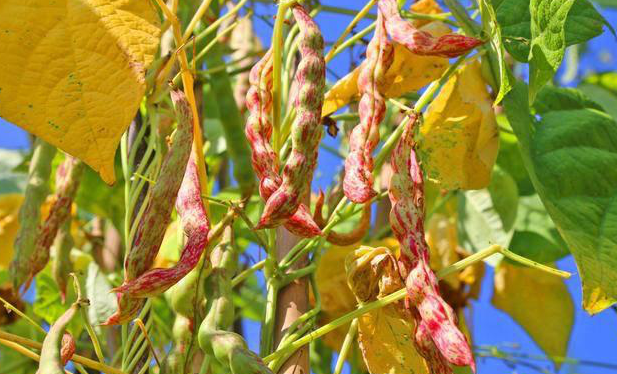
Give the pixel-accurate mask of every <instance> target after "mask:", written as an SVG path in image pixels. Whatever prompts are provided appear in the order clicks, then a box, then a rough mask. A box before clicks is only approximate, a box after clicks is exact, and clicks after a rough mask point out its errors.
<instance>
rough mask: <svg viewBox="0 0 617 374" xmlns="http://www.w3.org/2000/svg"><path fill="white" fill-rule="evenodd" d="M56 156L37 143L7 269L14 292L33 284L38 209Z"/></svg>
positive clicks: (46, 188)
mask: <svg viewBox="0 0 617 374" xmlns="http://www.w3.org/2000/svg"><path fill="white" fill-rule="evenodd" d="M55 153H56V148H55V147H54V146H52V145H51V144H48V143H46V142H45V141H43V140H41V139H37V140H36V145H35V148H34V154H33V155H32V160H31V161H30V169H29V171H28V184H27V186H26V192H25V197H24V202H23V203H22V205H21V208H20V209H19V224H20V226H19V231H18V232H17V236H16V237H15V244H14V247H15V254H14V255H13V260H12V261H11V264H10V266H9V271H10V274H11V280H12V282H13V289H14V290H15V291H16V292H17V291H19V288H20V287H21V286H22V285H23V284H24V283H25V284H26V286H25V288H24V289H27V288H28V287H29V286H30V282H31V281H32V277H33V276H32V268H31V264H32V257H33V256H34V252H35V250H36V240H37V238H38V233H39V225H40V223H41V206H42V205H43V203H44V202H45V198H46V197H47V194H48V193H49V188H48V181H49V177H50V174H51V161H52V159H53V158H54V154H55Z"/></svg>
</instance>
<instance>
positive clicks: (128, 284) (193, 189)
mask: <svg viewBox="0 0 617 374" xmlns="http://www.w3.org/2000/svg"><path fill="white" fill-rule="evenodd" d="M176 210H177V211H178V215H179V216H180V219H181V222H182V227H183V229H184V234H185V235H186V237H187V242H186V245H185V246H184V248H183V249H182V253H181V254H180V259H179V260H178V262H177V263H176V264H175V265H174V266H172V267H170V268H166V269H163V268H155V269H151V270H148V271H146V272H145V273H143V274H141V275H140V276H138V277H137V278H134V279H129V280H125V281H124V283H123V284H122V286H120V287H118V288H115V289H114V291H115V292H119V293H124V294H126V295H127V296H130V297H137V298H144V297H151V296H156V295H158V294H161V293H163V292H165V291H166V290H167V289H168V288H169V287H171V286H173V285H174V284H176V283H177V282H178V281H179V280H180V279H182V278H184V276H186V275H187V274H188V273H189V272H190V271H191V270H193V268H195V266H196V265H197V263H198V262H199V259H200V258H201V254H202V253H203V251H204V249H205V248H206V244H207V243H208V233H209V231H210V221H209V219H208V215H207V214H206V209H205V207H204V204H203V201H202V199H201V191H200V188H199V176H198V174H197V163H196V162H195V158H194V156H193V155H191V158H190V159H189V162H188V165H187V166H186V170H185V173H184V179H183V180H182V186H181V187H180V191H179V192H178V198H177V200H176Z"/></svg>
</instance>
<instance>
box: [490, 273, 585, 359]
mask: <svg viewBox="0 0 617 374" xmlns="http://www.w3.org/2000/svg"><path fill="white" fill-rule="evenodd" d="M551 266H554V264H551ZM491 302H492V304H493V305H494V306H495V307H496V308H498V309H501V310H503V311H504V312H506V313H507V314H509V315H510V316H511V317H512V318H513V319H514V320H515V321H516V322H517V323H518V324H519V325H521V327H523V328H524V329H525V331H527V333H528V334H529V336H530V337H531V338H532V339H533V340H534V341H535V342H536V343H537V344H538V346H540V348H541V349H542V350H543V351H544V352H545V353H546V354H547V356H549V357H551V356H557V357H565V356H566V355H567V350H568V341H569V339H570V333H571V332H572V326H573V325H574V303H573V301H572V297H571V296H570V293H569V292H568V288H567V287H566V285H565V283H564V281H563V279H561V278H560V277H557V276H555V275H552V274H548V273H545V272H543V271H540V270H537V269H534V268H529V267H523V266H517V265H513V264H510V263H507V262H502V263H501V264H500V265H499V266H498V267H497V269H496V270H495V289H494V291H493V298H492V299H491Z"/></svg>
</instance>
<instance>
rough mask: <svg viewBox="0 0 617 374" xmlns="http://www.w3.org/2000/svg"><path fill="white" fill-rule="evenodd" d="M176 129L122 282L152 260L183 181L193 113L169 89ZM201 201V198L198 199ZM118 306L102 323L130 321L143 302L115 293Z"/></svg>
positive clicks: (140, 272) (182, 98)
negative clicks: (171, 202) (172, 203)
mask: <svg viewBox="0 0 617 374" xmlns="http://www.w3.org/2000/svg"><path fill="white" fill-rule="evenodd" d="M171 98H172V101H173V103H174V105H175V112H176V118H177V119H178V129H177V130H176V134H175V137H174V140H173V144H172V145H171V148H170V150H169V152H168V153H167V155H166V156H165V159H164V161H163V164H162V166H161V170H160V173H159V176H158V178H157V180H156V183H155V184H154V185H153V186H152V187H151V190H150V200H149V201H148V205H147V206H146V209H145V211H144V213H143V216H142V218H141V220H140V221H139V226H138V227H137V231H136V233H135V239H134V240H133V243H132V246H131V248H130V250H129V252H128V254H127V256H126V257H125V261H124V284H126V283H129V282H134V281H135V279H138V278H139V277H140V276H141V275H143V274H144V273H145V272H146V271H148V270H149V269H150V268H151V267H152V264H153V262H154V259H155V257H156V255H157V253H158V250H159V248H160V246H161V242H162V241H163V236H164V235H165V228H166V227H167V226H168V225H169V222H170V220H171V210H172V207H173V206H172V205H171V204H170V203H169V202H170V201H174V200H175V199H176V196H177V195H178V190H179V189H180V185H181V184H182V182H183V174H184V171H185V170H186V168H187V166H186V165H187V164H188V161H189V157H190V154H191V144H192V139H193V120H192V118H193V116H192V113H191V109H190V107H189V104H188V100H187V99H186V96H185V95H184V93H183V92H182V91H172V92H171ZM200 204H201V200H200ZM117 295H118V310H117V311H116V312H115V313H114V314H113V315H111V316H110V317H109V318H108V319H107V321H106V322H105V323H104V324H105V325H115V324H121V323H124V322H127V321H130V320H131V319H132V318H133V317H134V316H135V314H136V313H137V312H138V311H139V309H141V307H142V306H143V304H144V300H143V299H139V298H136V297H131V296H129V295H126V294H124V293H118V294H117Z"/></svg>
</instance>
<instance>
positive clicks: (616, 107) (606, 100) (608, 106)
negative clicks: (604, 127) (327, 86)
mask: <svg viewBox="0 0 617 374" xmlns="http://www.w3.org/2000/svg"><path fill="white" fill-rule="evenodd" d="M578 89H579V90H581V91H582V92H583V93H584V94H585V95H587V96H589V97H590V98H591V99H592V100H594V101H595V102H597V103H598V104H600V106H601V107H602V109H603V110H604V111H605V112H606V113H608V114H610V115H611V117H613V119H614V120H617V95H614V94H613V93H612V92H611V91H609V90H607V89H605V88H603V87H601V86H597V85H595V84H589V83H582V84H581V85H579V86H578Z"/></svg>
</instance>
